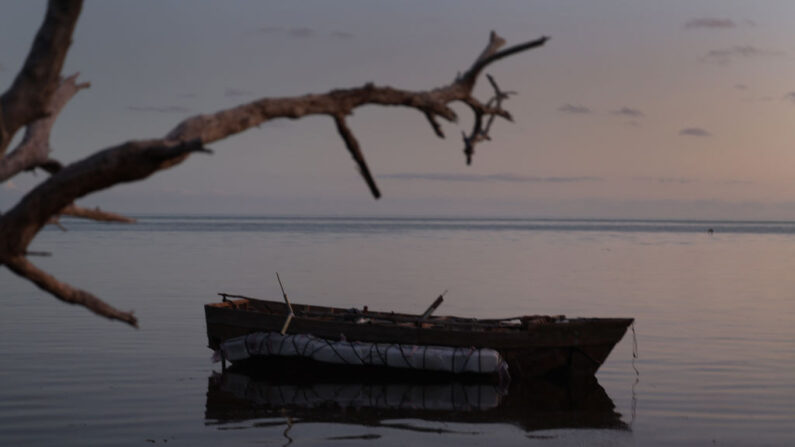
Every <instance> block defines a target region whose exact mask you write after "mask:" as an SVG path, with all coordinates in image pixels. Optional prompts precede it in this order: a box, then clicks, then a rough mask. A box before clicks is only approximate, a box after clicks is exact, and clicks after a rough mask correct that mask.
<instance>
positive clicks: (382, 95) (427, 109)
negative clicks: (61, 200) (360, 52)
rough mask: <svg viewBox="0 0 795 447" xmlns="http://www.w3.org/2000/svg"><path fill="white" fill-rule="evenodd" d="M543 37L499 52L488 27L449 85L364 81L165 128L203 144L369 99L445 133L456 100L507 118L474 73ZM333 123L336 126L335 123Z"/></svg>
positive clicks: (469, 147) (172, 135) (468, 147)
mask: <svg viewBox="0 0 795 447" xmlns="http://www.w3.org/2000/svg"><path fill="white" fill-rule="evenodd" d="M547 40H548V38H546V37H542V38H540V39H536V40H533V41H530V42H526V43H523V44H519V45H516V46H513V47H510V48H507V49H505V50H502V51H499V49H500V48H501V47H502V46H503V45H504V44H505V40H504V39H503V38H501V37H499V36H498V35H497V34H496V33H494V32H492V33H491V35H490V36H489V43H488V44H487V45H486V48H485V49H484V50H483V52H481V54H480V55H479V56H478V58H477V59H476V60H475V62H474V63H473V64H472V66H471V67H470V68H469V69H468V70H467V71H466V72H465V73H464V74H463V75H461V76H458V77H457V78H456V79H455V81H453V82H452V83H451V84H449V85H446V86H443V87H439V88H435V89H433V90H423V91H408V90H400V89H395V88H392V87H378V86H375V85H374V84H372V83H368V84H366V85H364V86H362V87H359V88H351V89H339V90H332V91H330V92H328V93H325V94H311V95H304V96H296V97H288V98H263V99H259V100H256V101H253V102H250V103H248V104H242V105H239V106H237V107H232V108H230V109H226V110H221V111H219V112H216V113H212V114H205V115H197V116H193V117H191V118H188V119H186V120H185V121H183V122H181V123H180V124H179V125H177V126H176V127H175V128H174V129H173V130H172V131H171V132H169V134H168V135H167V136H166V138H167V139H173V140H182V141H186V140H192V139H198V140H201V141H202V142H203V143H205V144H207V143H211V142H213V141H217V140H220V139H223V138H226V137H229V136H231V135H234V134H237V133H240V132H243V131H245V130H247V129H250V128H252V127H255V126H259V125H261V124H262V123H264V122H266V121H269V120H272V119H276V118H291V119H298V118H301V117H304V116H308V115H329V116H332V117H344V116H346V115H349V114H350V113H351V112H352V111H353V110H354V109H355V108H357V107H360V106H363V105H367V104H375V105H382V106H403V107H410V108H413V109H416V110H418V111H420V112H422V113H423V114H424V115H425V117H426V119H427V120H428V122H429V124H430V125H431V128H432V129H433V131H434V133H435V134H436V135H438V136H439V137H442V138H443V137H444V133H443V132H442V129H441V126H440V125H439V122H438V120H437V118H444V119H445V120H447V121H451V122H454V121H456V119H457V116H456V114H455V112H454V111H453V110H452V109H451V108H450V104H451V103H453V102H456V101H460V102H463V103H465V104H467V105H468V106H469V107H470V108H471V109H472V111H473V113H474V114H475V120H476V121H477V122H479V123H480V122H482V119H483V117H484V116H495V115H496V116H500V117H503V118H506V119H509V120H510V119H511V116H510V114H509V113H508V112H507V111H505V110H504V109H502V107H501V104H502V100H503V99H506V98H507V96H505V97H501V98H500V100H499V102H496V103H495V104H496V106H494V105H488V104H482V103H481V102H480V101H478V100H477V99H475V98H474V97H473V96H472V90H473V89H474V87H475V82H476V81H477V78H478V75H479V74H480V73H481V71H482V70H483V69H484V68H486V67H487V66H489V65H490V64H492V63H494V62H496V61H498V60H500V59H502V58H504V57H507V56H510V55H513V54H517V53H520V52H522V51H527V50H530V49H533V48H537V47H540V46H542V45H544V43H545V42H546V41H547ZM335 121H337V118H335ZM337 127H338V130H339V125H338V126H337ZM481 127H482V126H481V125H478V126H477V127H476V128H475V130H482V129H481ZM344 128H345V129H347V132H342V131H340V135H341V136H342V137H343V140H345V142H346V145H348V146H349V148H350V145H349V140H348V139H347V138H346V135H351V136H352V132H350V129H348V128H347V126H344ZM483 139H484V138H481V136H480V135H479V134H476V133H475V132H474V131H473V133H472V134H470V136H469V138H468V139H465V141H464V143H465V148H464V152H465V154H466V155H467V162H468V163H471V159H472V154H473V153H474V146H475V144H476V143H478V142H479V141H482V140H483ZM357 147H358V144H357ZM354 159H355V160H357V164H359V167H360V168H361V167H362V164H361V163H360V162H359V161H358V158H357V157H356V156H354ZM363 175H364V174H363ZM365 181H366V182H367V184H368V186H369V187H370V190H371V192H372V193H373V196H374V197H376V198H378V197H379V195H378V194H376V191H377V188H376V189H374V188H373V186H372V184H371V182H370V180H367V177H365Z"/></svg>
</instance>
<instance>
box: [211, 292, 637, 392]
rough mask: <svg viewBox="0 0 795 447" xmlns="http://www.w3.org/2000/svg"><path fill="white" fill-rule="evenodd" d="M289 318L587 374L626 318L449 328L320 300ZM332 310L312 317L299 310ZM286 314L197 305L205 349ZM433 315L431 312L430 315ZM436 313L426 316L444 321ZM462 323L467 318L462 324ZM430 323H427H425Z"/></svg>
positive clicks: (341, 331)
mask: <svg viewBox="0 0 795 447" xmlns="http://www.w3.org/2000/svg"><path fill="white" fill-rule="evenodd" d="M293 308H294V309H295V312H296V316H295V317H294V318H292V320H291V322H290V325H289V327H288V330H287V332H288V333H291V334H300V333H305V334H312V335H314V336H316V337H321V338H326V339H330V340H340V339H341V338H342V337H344V338H345V339H346V340H349V341H360V342H370V343H400V344H410V345H434V346H454V347H476V348H492V349H496V350H498V351H499V352H500V354H501V355H502V356H503V358H505V360H506V361H507V362H508V367H509V371H510V374H511V376H512V377H542V376H557V377H564V376H592V375H594V374H595V373H596V371H597V370H598V369H599V367H600V366H601V365H602V363H603V362H604V361H605V359H606V358H607V356H608V355H609V354H610V351H611V350H612V349H613V347H614V346H615V345H616V343H618V342H619V341H620V340H621V338H622V337H623V336H624V334H625V332H626V330H627V328H628V327H629V325H630V324H631V323H632V321H633V320H632V319H631V318H578V319H568V320H566V319H563V320H560V321H556V322H552V323H544V324H531V325H528V326H526V327H522V328H498V329H494V328H489V329H484V328H483V327H482V326H481V325H480V323H479V322H478V321H477V320H474V319H462V318H457V319H455V324H453V325H452V326H451V327H448V326H445V327H439V326H440V325H423V324H412V323H401V324H394V325H372V324H366V323H365V324H362V322H361V320H362V318H361V316H362V315H364V316H372V315H375V316H381V317H383V318H394V319H396V320H397V321H402V320H408V319H410V318H412V317H413V318H415V319H416V316H410V315H405V314H393V313H389V314H384V313H355V314H353V317H354V318H348V319H346V317H347V314H348V313H349V312H350V311H347V310H344V309H335V308H327V307H320V306H302V305H293ZM318 313H320V314H324V315H330V314H335V313H337V314H339V316H340V317H339V318H326V319H318V318H315V317H311V316H302V315H303V314H312V315H317V314H318ZM286 315H287V309H286V306H285V305H284V304H283V303H278V302H273V301H263V300H252V299H245V300H229V301H225V302H222V303H213V304H208V305H206V306H205V317H206V320H207V336H208V341H209V347H210V348H211V349H213V350H217V349H218V348H219V347H220V344H221V343H222V342H223V341H225V340H228V339H231V338H235V337H239V336H242V335H246V334H250V333H253V332H271V331H272V332H279V331H281V330H282V328H283V326H284V323H285V319H286ZM434 318H437V317H434ZM443 318H455V317H439V318H438V319H437V320H434V321H446V320H442V319H443ZM467 321H470V322H471V324H467ZM428 326H430V327H428Z"/></svg>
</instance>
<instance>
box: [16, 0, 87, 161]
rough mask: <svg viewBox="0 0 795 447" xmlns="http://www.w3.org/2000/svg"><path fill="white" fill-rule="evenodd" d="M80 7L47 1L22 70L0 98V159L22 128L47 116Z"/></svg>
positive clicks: (73, 0) (76, 1)
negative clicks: (42, 19)
mask: <svg viewBox="0 0 795 447" xmlns="http://www.w3.org/2000/svg"><path fill="white" fill-rule="evenodd" d="M82 6H83V2H82V0H50V1H49V3H48V4H47V13H46V15H45V17H44V22H43V23H42V24H41V27H40V28H39V32H38V33H37V34H36V37H35V39H34V40H33V46H32V47H31V49H30V52H29V53H28V57H27V59H25V63H24V65H23V66H22V69H21V70H20V71H19V74H17V77H16V78H15V79H14V83H13V84H11V87H10V88H9V89H8V90H7V91H6V92H5V93H3V95H2V96H0V157H1V156H3V155H4V154H5V151H6V148H8V145H9V143H10V142H11V139H12V138H14V135H15V134H16V133H17V131H18V130H19V129H20V128H21V127H22V126H25V125H27V124H29V123H31V122H33V121H35V120H37V119H40V118H43V117H45V116H47V115H48V114H49V113H50V110H48V108H47V106H48V103H49V101H50V97H51V96H52V95H53V93H54V92H55V89H56V88H57V87H58V77H59V76H60V75H61V68H62V67H63V62H64V59H65V58H66V52H67V51H68V50H69V46H70V45H71V43H72V32H73V31H74V28H75V24H76V23H77V18H78V17H79V16H80V10H81V9H82Z"/></svg>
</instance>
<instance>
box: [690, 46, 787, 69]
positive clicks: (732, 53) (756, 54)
mask: <svg viewBox="0 0 795 447" xmlns="http://www.w3.org/2000/svg"><path fill="white" fill-rule="evenodd" d="M781 54H782V53H781V52H780V51H771V50H764V49H761V48H758V47H755V46H753V45H735V46H733V47H729V48H721V49H717V50H710V51H708V52H707V54H705V55H704V56H703V57H702V58H701V61H702V62H706V63H711V64H718V65H726V64H728V63H730V62H731V61H732V60H735V59H754V58H760V57H769V56H780V55H781Z"/></svg>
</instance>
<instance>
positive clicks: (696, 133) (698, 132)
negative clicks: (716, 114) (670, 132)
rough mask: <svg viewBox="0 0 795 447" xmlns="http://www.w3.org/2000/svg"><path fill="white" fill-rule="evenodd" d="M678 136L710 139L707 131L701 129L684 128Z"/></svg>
mask: <svg viewBox="0 0 795 447" xmlns="http://www.w3.org/2000/svg"><path fill="white" fill-rule="evenodd" d="M679 135H682V136H690V137H711V136H712V134H711V133H709V131H707V130H705V129H702V128H700V127H686V128H684V129H682V130H680V131H679Z"/></svg>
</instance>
